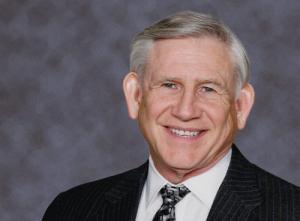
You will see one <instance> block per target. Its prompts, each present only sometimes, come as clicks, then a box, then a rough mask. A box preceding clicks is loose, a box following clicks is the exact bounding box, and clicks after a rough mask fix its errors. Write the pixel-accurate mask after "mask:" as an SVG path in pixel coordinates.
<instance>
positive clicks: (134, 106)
mask: <svg viewBox="0 0 300 221" xmlns="http://www.w3.org/2000/svg"><path fill="white" fill-rule="evenodd" d="M123 92H124V94H125V99H126V103H127V109H128V113H129V117H130V118H132V119H137V117H138V112H139V108H140V103H141V97H142V88H141V85H140V81H139V77H138V75H137V73H135V72H130V73H128V74H127V75H126V76H125V78H124V80H123Z"/></svg>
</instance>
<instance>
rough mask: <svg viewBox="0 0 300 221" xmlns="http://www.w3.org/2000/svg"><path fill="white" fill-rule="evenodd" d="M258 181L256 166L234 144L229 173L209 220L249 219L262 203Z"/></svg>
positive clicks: (217, 196)
mask: <svg viewBox="0 0 300 221" xmlns="http://www.w3.org/2000/svg"><path fill="white" fill-rule="evenodd" d="M257 182H258V181H257V175H256V170H255V166H254V165H253V164H251V163H250V162H249V161H248V160H247V159H246V158H245V157H244V156H243V155H242V154H241V153H240V151H239V150H238V149H237V147H236V146H235V145H233V146H232V157H231V162H230V165H229V168H228V171H227V174H226V176H225V178H224V181H223V183H222V184H221V187H220V189H219V190H218V193H217V195H216V198H215V200H214V203H213V205H212V208H211V210H210V213H209V216H208V219H207V220H219V219H221V220H247V217H249V216H250V214H251V212H252V211H253V210H254V209H255V208H256V207H257V206H259V205H260V204H261V203H262V195H261V191H260V189H259V186H258V183H257ZM241 217H243V218H241Z"/></svg>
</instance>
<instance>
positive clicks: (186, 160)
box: [43, 12, 300, 221]
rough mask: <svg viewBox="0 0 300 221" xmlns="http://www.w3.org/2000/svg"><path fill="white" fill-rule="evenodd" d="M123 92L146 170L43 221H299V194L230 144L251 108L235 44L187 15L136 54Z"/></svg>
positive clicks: (205, 20) (209, 23) (162, 26)
mask: <svg viewBox="0 0 300 221" xmlns="http://www.w3.org/2000/svg"><path fill="white" fill-rule="evenodd" d="M130 64H131V67H130V69H131V72H130V73H129V74H127V75H126V76H125V78H124V82H123V87H124V93H125V97H126V101H127V106H128V111H129V115H130V117H131V118H133V119H136V120H137V121H138V123H139V126H140V129H141V131H142V133H143V135H144V137H145V139H146V140H147V142H148V143H149V152H150V157H149V161H148V162H147V163H145V164H144V165H142V166H141V167H139V168H137V169H134V170H131V171H128V172H125V173H123V174H119V175H116V176H112V177H109V178H106V179H103V180H99V181H95V182H92V183H88V184H84V185H81V186H79V187H75V188H73V189H71V190H69V191H66V192H64V193H62V194H60V195H59V196H58V197H57V198H56V199H55V200H54V202H53V203H52V204H51V205H50V207H49V208H48V210H47V211H46V214H45V216H44V219H43V220H44V221H50V220H51V221H59V220H63V221H67V220H70V221H71V220H72V221H74V220H80V221H83V220H101V221H102V220H103V221H104V220H107V221H108V220H110V221H117V220H122V221H126V220H132V221H133V220H137V221H150V220H154V221H157V220H161V221H165V220H169V221H170V220H177V221H196V220H197V221H204V220H252V221H253V220H262V221H266V220H278V221H279V220H280V221H283V220H284V221H287V220H294V221H296V220H300V191H299V188H298V187H296V186H294V185H292V184H289V183H287V182H285V181H283V180H281V179H279V178H277V177H275V176H273V175H271V174H269V173H267V172H265V171H263V170H262V169H260V168H258V167H257V166H255V165H253V164H251V163H249V162H248V161H247V160H246V159H245V158H244V157H243V156H242V155H241V153H240V152H239V150H238V149H237V147H236V146H235V145H234V144H233V141H234V137H235V134H236V133H237V131H238V130H241V129H243V128H244V127H245V124H246V120H247V117H248V115H249V113H250V110H251V108H252V105H253V102H254V90H253V88H252V86H251V85H250V84H249V83H248V78H249V62H248V58H247V55H246V52H245V50H244V48H243V46H242V44H241V43H240V42H239V40H238V39H237V38H236V36H235V35H234V34H233V33H232V32H231V31H230V29H229V28H228V27H226V26H225V25H224V24H223V23H221V22H220V21H218V20H216V19H215V18H212V17H211V16H208V15H204V14H199V13H195V12H181V13H177V14H175V15H173V16H170V17H169V18H166V19H164V20H161V21H160V22H158V23H156V24H154V25H152V26H150V27H148V28H146V29H145V30H144V31H143V32H141V33H139V34H138V35H137V36H136V37H135V39H134V41H133V45H132V51H131V58H130Z"/></svg>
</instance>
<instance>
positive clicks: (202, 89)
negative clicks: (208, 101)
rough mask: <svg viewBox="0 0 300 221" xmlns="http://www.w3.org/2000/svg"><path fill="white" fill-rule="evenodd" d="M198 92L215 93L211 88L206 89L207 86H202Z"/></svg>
mask: <svg viewBox="0 0 300 221" xmlns="http://www.w3.org/2000/svg"><path fill="white" fill-rule="evenodd" d="M200 90H201V92H206V93H208V92H216V90H215V89H213V88H212V87H207V86H202V87H201V89H200Z"/></svg>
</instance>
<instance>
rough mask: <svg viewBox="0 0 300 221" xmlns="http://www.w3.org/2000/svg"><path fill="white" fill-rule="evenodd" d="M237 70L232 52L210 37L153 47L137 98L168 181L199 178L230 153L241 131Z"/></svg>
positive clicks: (158, 43)
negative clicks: (181, 176)
mask: <svg viewBox="0 0 300 221" xmlns="http://www.w3.org/2000/svg"><path fill="white" fill-rule="evenodd" d="M233 70H234V67H233V64H232V61H231V57H230V55H229V54H228V48H227V47H226V45H225V44H224V43H222V42H220V41H218V40H216V39H214V38H212V37H201V38H183V39H168V40H159V41H156V42H155V43H154V46H153V48H152V49H151V51H150V54H149V58H148V62H147V65H146V72H145V76H144V78H143V79H142V82H140V88H141V89H140V90H141V91H140V92H139V93H137V96H138V97H139V98H138V99H139V102H138V114H137V118H138V122H139V126H140V128H141V130H142V133H143V135H144V137H145V138H146V140H147V141H148V143H149V147H150V154H151V156H152V158H153V161H154V163H155V166H156V168H157V169H158V171H159V172H160V173H161V174H162V175H163V176H165V177H166V178H167V179H168V178H170V179H173V178H172V174H173V173H178V174H180V173H182V174H185V175H187V177H189V176H193V175H196V174H199V173H201V172H203V171H205V170H207V169H208V168H210V167H211V166H213V165H214V164H215V163H216V162H217V161H218V160H219V159H220V158H221V157H222V156H224V155H225V153H226V152H227V150H228V149H229V148H230V146H231V144H232V142H233V137H234V134H235V133H236V130H237V121H236V119H237V116H236V115H237V114H236V103H235V99H234V94H235V80H234V75H233ZM189 174H190V175H189Z"/></svg>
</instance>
